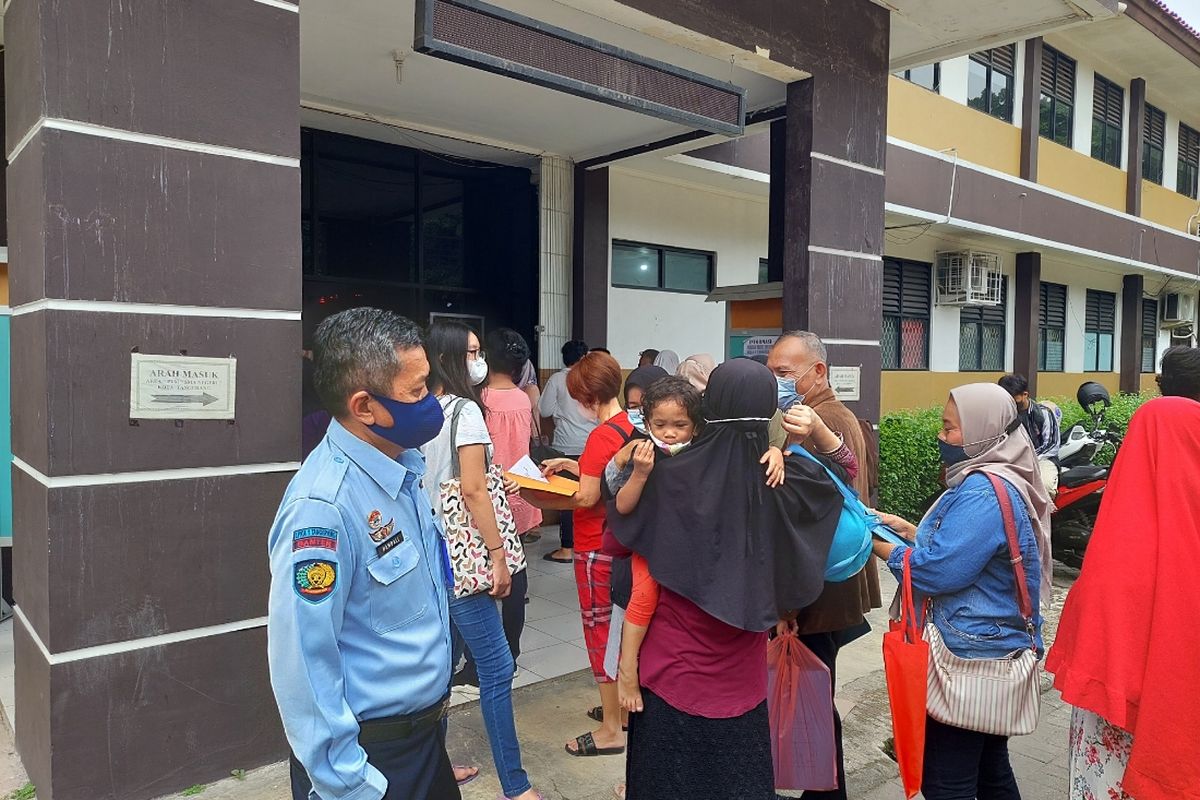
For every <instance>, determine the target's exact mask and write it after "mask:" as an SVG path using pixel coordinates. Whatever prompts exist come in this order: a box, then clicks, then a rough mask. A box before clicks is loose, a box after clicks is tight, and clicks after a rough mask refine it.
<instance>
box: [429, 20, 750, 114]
mask: <svg viewBox="0 0 1200 800" xmlns="http://www.w3.org/2000/svg"><path fill="white" fill-rule="evenodd" d="M430 2H431V3H432V17H431V20H432V30H431V31H429V33H430V34H431V35H432V37H433V38H434V39H436V40H437V41H439V42H444V43H446V44H447V45H450V46H452V47H453V48H457V49H458V52H456V53H452V54H449V55H452V56H455V57H456V60H466V61H473V60H474V59H472V58H471V54H480V55H481V56H483V57H484V58H480V59H478V63H479V64H480V65H481V66H485V67H486V68H488V69H491V70H492V71H495V72H500V73H502V74H508V75H513V76H517V77H525V78H528V79H531V80H534V79H538V78H540V80H539V81H538V82H543V83H547V84H550V85H554V86H555V87H556V88H562V89H565V90H568V91H572V92H573V93H576V94H581V95H583V96H586V97H590V98H592V99H596V100H601V101H604V102H608V103H612V104H614V105H620V106H623V107H627V108H633V109H634V110H638V111H642V112H645V113H652V114H653V113H656V112H655V110H654V109H653V108H650V107H648V104H653V105H655V106H660V107H665V108H667V109H671V110H674V111H678V112H683V113H684V114H687V115H692V116H695V117H699V118H702V119H703V120H712V121H713V122H714V123H716V125H714V126H712V127H713V128H714V129H717V130H720V131H722V132H729V131H730V130H731V129H734V128H736V129H737V130H738V131H739V132H740V130H741V129H742V127H743V120H742V107H743V90H741V89H738V88H736V87H729V86H720V85H712V84H710V83H706V82H704V81H702V80H700V79H697V78H696V77H691V76H686V75H682V74H678V73H675V72H671V71H669V70H668V69H666V68H664V67H665V65H663V66H656V65H653V64H650V63H645V62H644V61H642V60H640V59H639V58H638V57H636V56H633V55H632V54H626V53H621V52H617V51H615V48H609V47H605V46H601V45H599V44H597V43H591V42H589V41H586V40H575V39H573V38H570V37H569V35H568V34H567V32H565V31H558V30H557V29H555V30H550V29H548V28H547V26H544V25H541V24H540V23H538V22H537V21H535V20H532V19H526V18H523V17H516V16H515V15H512V14H509V13H508V12H503V11H501V10H500V9H491V8H490V7H486V6H482V5H481V4H478V3H475V2H472V3H470V4H466V5H460V4H459V3H458V2H451V0H430ZM420 24H421V23H420V21H419V22H418V25H420ZM418 49H420V50H423V51H426V52H432V53H433V54H435V55H441V54H442V53H439V52H438V47H437V45H436V43H434V44H431V43H429V42H425V43H424V44H423V45H422V46H419V47H418ZM462 51H466V52H465V53H464V52H462ZM531 73H533V74H531ZM657 115H658V116H667V115H664V114H661V113H659V114H657Z"/></svg>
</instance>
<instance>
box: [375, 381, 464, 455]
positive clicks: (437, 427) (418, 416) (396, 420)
mask: <svg viewBox="0 0 1200 800" xmlns="http://www.w3.org/2000/svg"><path fill="white" fill-rule="evenodd" d="M371 397H373V398H375V402H377V403H379V405H381V406H383V407H384V408H386V409H387V410H388V413H389V414H391V415H392V427H390V428H385V427H383V426H382V425H378V424H376V425H371V426H370V428H371V432H372V433H376V434H378V435H379V436H381V437H383V438H384V439H387V440H388V441H389V442H391V443H392V444H394V445H396V446H398V447H403V448H404V449H405V450H415V449H416V448H418V447H420V446H421V445H423V444H425V443H426V442H429V441H430V440H432V439H433V438H434V437H435V436H437V435H438V432H439V431H441V429H442V425H443V424H444V423H445V421H446V414H445V412H444V411H442V404H441V403H439V402H438V401H437V398H436V397H434V396H433V395H432V394H427V395H425V397H424V398H422V399H420V400H418V401H417V402H415V403H401V402H400V401H399V400H393V399H392V398H390V397H383V396H382V395H374V394H373V395H371Z"/></svg>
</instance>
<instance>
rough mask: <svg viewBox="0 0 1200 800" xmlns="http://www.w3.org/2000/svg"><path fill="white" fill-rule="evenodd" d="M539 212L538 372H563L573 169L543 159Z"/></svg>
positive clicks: (568, 307)
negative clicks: (561, 370)
mask: <svg viewBox="0 0 1200 800" xmlns="http://www.w3.org/2000/svg"><path fill="white" fill-rule="evenodd" d="M538 178H539V179H538V198H539V204H538V205H539V208H540V209H541V219H540V220H539V228H540V229H541V242H542V244H541V248H540V258H539V263H540V267H541V270H540V271H541V281H540V283H541V287H540V291H539V293H538V296H539V298H540V299H539V309H538V368H539V370H540V371H541V372H542V373H543V374H549V373H550V372H557V371H558V370H559V369H562V346H563V345H564V344H566V342H567V340H568V339H570V338H571V238H572V234H573V230H572V229H573V225H574V206H575V165H574V164H573V163H572V162H571V161H569V160H568V159H565V158H561V157H559V156H542V163H541V171H540V173H539V176H538Z"/></svg>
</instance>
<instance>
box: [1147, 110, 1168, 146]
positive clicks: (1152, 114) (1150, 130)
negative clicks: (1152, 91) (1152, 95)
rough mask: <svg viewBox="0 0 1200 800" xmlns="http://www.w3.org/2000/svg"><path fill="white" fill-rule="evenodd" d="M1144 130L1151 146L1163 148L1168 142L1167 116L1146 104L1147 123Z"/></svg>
mask: <svg viewBox="0 0 1200 800" xmlns="http://www.w3.org/2000/svg"><path fill="white" fill-rule="evenodd" d="M1142 130H1143V131H1144V135H1145V137H1146V141H1147V142H1148V143H1149V144H1152V145H1156V146H1158V147H1162V146H1163V144H1164V143H1165V142H1166V140H1167V115H1166V114H1164V113H1163V111H1162V109H1158V108H1155V107H1154V106H1152V105H1150V104H1149V103H1146V122H1145V125H1143V127H1142Z"/></svg>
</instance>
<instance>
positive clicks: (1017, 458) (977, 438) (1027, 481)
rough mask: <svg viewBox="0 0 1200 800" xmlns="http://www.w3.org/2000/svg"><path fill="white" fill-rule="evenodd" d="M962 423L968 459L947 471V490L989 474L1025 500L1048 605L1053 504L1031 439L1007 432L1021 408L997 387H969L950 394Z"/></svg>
mask: <svg viewBox="0 0 1200 800" xmlns="http://www.w3.org/2000/svg"><path fill="white" fill-rule="evenodd" d="M950 397H951V398H953V400H954V403H955V405H957V406H958V414H959V418H960V419H961V420H962V435H963V443H964V449H965V450H966V451H967V456H968V457H967V459H966V460H965V461H960V462H959V463H957V464H955V465H954V466H952V467H949V468H947V469H946V485H947V486H949V487H950V488H952V489H953V488H954V487H956V486H958V485H959V484H961V483H962V482H963V481H964V480H966V478H967V476H968V475H969V474H971V473H972V472H987V473H990V474H992V475H995V476H996V477H998V478H1003V479H1004V480H1006V481H1008V482H1009V483H1010V484H1012V486H1013V488H1015V489H1016V490H1017V492H1018V493H1019V494H1020V495H1021V499H1022V500H1024V501H1025V508H1026V510H1027V511H1028V512H1029V521H1030V522H1031V523H1032V524H1033V533H1034V535H1035V536H1036V537H1037V543H1038V553H1039V555H1040V556H1041V562H1042V585H1041V593H1042V602H1043V603H1046V604H1049V603H1050V597H1051V594H1050V582H1051V577H1052V569H1053V563H1052V559H1051V552H1050V511H1051V509H1052V504H1051V502H1050V496H1049V494H1047V492H1046V487H1045V485H1044V484H1043V483H1042V477H1041V472H1040V470H1039V469H1038V463H1037V454H1036V452H1035V451H1034V447H1033V440H1032V439H1030V438H1029V433H1028V432H1027V431H1026V430H1025V426H1023V425H1018V426H1017V428H1016V429H1015V430H1013V431H1012V432H1011V433H1006V432H1005V431H1006V430H1007V429H1008V428H1009V427H1010V426H1011V425H1012V424H1013V422H1014V421H1015V420H1016V419H1017V404H1016V403H1015V402H1014V401H1013V399H1012V396H1011V395H1009V393H1008V392H1006V391H1005V390H1004V389H1002V388H1001V387H999V386H997V385H996V384H994V383H969V384H967V385H966V386H960V387H958V388H957V389H951V390H950Z"/></svg>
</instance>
